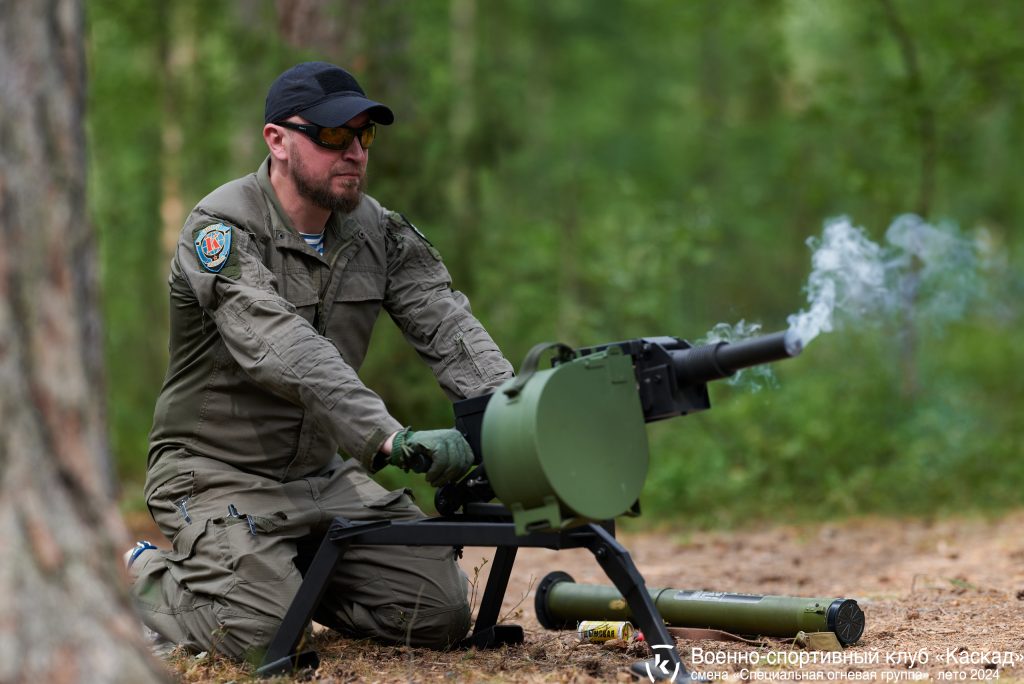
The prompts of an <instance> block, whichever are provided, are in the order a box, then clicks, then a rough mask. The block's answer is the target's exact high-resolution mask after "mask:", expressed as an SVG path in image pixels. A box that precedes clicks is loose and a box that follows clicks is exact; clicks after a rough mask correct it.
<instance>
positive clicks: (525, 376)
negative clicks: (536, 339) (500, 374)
mask: <svg viewBox="0 0 1024 684" xmlns="http://www.w3.org/2000/svg"><path fill="white" fill-rule="evenodd" d="M548 349H557V350H558V355H557V356H556V358H557V359H558V361H559V363H564V362H566V361H571V360H572V359H575V358H576V350H575V349H573V348H572V347H570V346H569V345H567V344H562V343H561V342H540V343H538V344H535V345H533V348H532V349H530V351H529V352H527V354H526V358H525V359H523V365H522V367H521V368H520V369H519V375H517V376H516V379H515V381H514V382H513V383H512V384H511V385H509V386H508V387H506V388H505V389H504V394H505V396H507V397H515V396H518V394H519V393H520V392H522V391H523V387H524V386H525V385H526V383H527V381H529V379H530V377H531V376H532V375H533V374H534V373H536V372H537V366H538V364H540V356H541V354H543V353H544V352H546V351H547V350H548Z"/></svg>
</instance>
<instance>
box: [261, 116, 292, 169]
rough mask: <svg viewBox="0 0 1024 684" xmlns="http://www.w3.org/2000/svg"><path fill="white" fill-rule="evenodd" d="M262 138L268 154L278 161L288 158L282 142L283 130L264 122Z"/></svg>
mask: <svg viewBox="0 0 1024 684" xmlns="http://www.w3.org/2000/svg"><path fill="white" fill-rule="evenodd" d="M263 140H264V141H266V143H267V149H269V150H270V155H271V156H272V157H273V158H274V159H277V160H278V161H286V160H287V159H288V150H287V148H286V147H285V144H284V130H283V129H282V128H281V127H280V126H275V125H274V124H266V125H265V126H264V127H263Z"/></svg>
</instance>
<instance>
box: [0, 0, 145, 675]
mask: <svg viewBox="0 0 1024 684" xmlns="http://www.w3.org/2000/svg"><path fill="white" fill-rule="evenodd" d="M82 24H83V21H82V8H81V6H80V5H79V3H78V2H77V1H76V0H50V1H49V2H14V1H12V0H0V74H3V78H0V420H2V427H0V558H2V559H3V560H2V562H0V682H17V681H23V682H44V681H47V682H49V681H52V682H79V681H81V682H86V681H88V682H96V681H102V682H105V681H123V682H137V681H152V680H155V679H159V678H160V674H159V668H158V666H157V664H156V663H155V661H153V660H152V659H151V658H150V657H149V656H148V653H147V650H146V646H145V644H144V643H143V641H142V638H141V634H140V631H141V628H140V626H139V622H138V621H137V619H136V617H135V615H134V613H133V611H132V607H131V603H130V600H129V598H128V594H127V592H126V590H125V587H126V581H125V579H124V574H123V570H122V569H121V565H120V555H121V554H120V552H121V551H123V550H124V546H125V540H126V538H127V537H126V534H125V531H124V526H123V523H122V521H121V518H120V515H119V513H118V509H117V506H116V504H115V501H114V486H113V481H114V478H113V476H112V471H111V469H110V462H109V460H108V449H107V444H106V439H105V435H104V427H103V426H104V417H105V416H104V408H103V406H104V402H103V393H104V388H103V383H102V350H101V335H100V325H99V309H98V306H97V282H98V273H97V267H96V246H95V242H94V239H93V234H92V231H91V230H90V228H89V224H88V222H87V220H86V208H85V182H84V175H85V168H86V163H85V144H84V140H85V131H84V126H83V120H84V103H85V92H84V90H85V60H84V54H83V39H82ZM124 239H130V236H124Z"/></svg>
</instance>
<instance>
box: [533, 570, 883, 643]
mask: <svg viewBox="0 0 1024 684" xmlns="http://www.w3.org/2000/svg"><path fill="white" fill-rule="evenodd" d="M647 593H648V594H650V596H651V599H652V600H653V601H654V604H655V605H656V606H657V608H658V611H659V612H660V613H661V616H662V618H664V620H665V622H667V623H668V624H669V625H670V626H673V627H700V628H708V629H719V630H723V631H726V632H731V633H733V634H752V635H759V636H774V637H795V636H796V634H797V632H801V631H802V632H834V633H835V635H836V638H837V639H838V640H839V643H841V644H842V645H843V646H848V645H850V644H853V643H856V642H857V640H858V639H860V637H861V635H862V634H863V633H864V612H863V611H862V610H861V609H860V606H858V605H857V602H856V601H854V600H853V599H842V598H798V597H794V596H755V595H751V594H727V593H718V592H705V591H686V590H679V589H653V588H648V589H647ZM534 606H535V608H536V610H537V619H538V621H539V622H540V623H541V625H543V626H544V627H545V628H547V629H575V627H576V624H577V623H578V622H579V621H580V620H629V619H631V618H632V613H631V611H630V609H629V606H628V605H627V604H626V602H625V601H624V600H623V598H622V595H621V594H620V593H619V592H618V590H616V589H615V587H609V586H601V585H594V584H577V583H576V582H574V581H573V579H572V577H570V576H569V575H568V574H566V573H564V572H552V573H550V574H548V575H547V576H546V577H545V578H544V579H543V580H541V583H540V584H539V585H538V587H537V594H536V600H535V604H534Z"/></svg>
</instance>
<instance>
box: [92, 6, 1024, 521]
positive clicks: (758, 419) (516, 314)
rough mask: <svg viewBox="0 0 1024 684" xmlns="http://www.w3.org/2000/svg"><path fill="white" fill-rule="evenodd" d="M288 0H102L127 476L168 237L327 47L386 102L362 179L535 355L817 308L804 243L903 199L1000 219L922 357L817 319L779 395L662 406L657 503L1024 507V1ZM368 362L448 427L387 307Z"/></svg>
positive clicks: (97, 51) (160, 348)
mask: <svg viewBox="0 0 1024 684" xmlns="http://www.w3.org/2000/svg"><path fill="white" fill-rule="evenodd" d="M326 5H327V3H325V7H326ZM281 7H283V5H282V4H281V3H274V2H271V1H270V0H249V1H248V2H242V1H241V0H239V1H238V2H229V1H228V0H217V1H216V2H202V3H201V2H199V1H198V0H182V1H181V2H175V3H166V4H164V5H160V6H159V7H158V8H157V9H154V7H150V6H149V5H139V6H138V7H134V6H132V5H131V4H125V3H116V2H109V1H106V2H104V1H99V2H92V3H90V4H89V8H88V11H89V59H90V97H89V103H90V109H89V121H88V123H89V132H90V142H91V169H90V170H91V179H90V207H91V218H92V220H93V221H94V222H95V223H96V225H97V226H98V228H99V230H100V233H101V237H102V246H103V260H104V261H103V267H104V271H103V273H104V287H105V291H106V297H105V310H106V315H107V359H108V367H109V369H110V371H109V372H110V383H109V390H110V398H109V402H110V406H111V419H112V420H111V430H112V444H113V445H114V448H115V451H116V455H117V458H118V461H119V463H120V465H121V469H122V473H123V474H124V475H125V476H126V477H129V478H138V477H139V476H140V475H141V473H142V472H143V469H144V461H145V459H144V454H145V451H146V433H147V431H148V428H149V422H150V420H151V411H152V405H153V400H154V398H155V396H156V393H157V391H158V390H159V385H160V381H161V378H162V375H163V372H164V365H165V362H166V352H165V348H164V347H165V344H166V342H165V340H166V313H165V307H166V303H165V298H166V297H165V289H164V288H165V285H164V284H163V281H164V278H165V277H166V276H165V272H166V264H167V258H168V254H167V248H166V246H165V244H166V236H164V237H161V231H164V232H166V231H167V230H168V227H167V226H170V229H171V230H173V226H174V224H175V223H177V224H179V225H180V223H181V221H182V220H183V219H184V214H185V212H187V211H188V209H189V207H191V206H192V205H193V204H194V203H195V202H196V201H198V200H199V199H200V198H201V197H202V196H203V195H204V194H205V193H207V192H208V191H210V190H211V189H213V188H214V187H216V186H217V185H219V184H221V183H223V182H225V181H227V180H230V179H231V178H234V177H237V176H240V175H242V174H245V173H249V172H251V171H252V170H254V169H255V167H256V165H257V164H258V163H259V161H260V159H261V158H262V157H263V154H264V152H263V149H264V148H263V143H262V141H261V139H260V128H261V124H262V119H261V114H262V107H263V97H264V94H265V92H266V88H267V86H268V85H269V83H270V81H271V80H272V79H273V78H274V76H275V75H276V74H277V73H279V72H280V71H281V70H283V69H284V68H286V67H288V66H290V65H291V64H293V63H294V62H296V61H298V60H300V59H309V58H312V59H326V60H331V61H335V62H337V63H340V64H343V65H346V66H349V67H351V68H352V69H353V70H354V71H355V72H356V73H357V74H358V75H359V77H360V80H361V82H362V84H363V85H364V87H365V88H366V89H367V91H368V92H369V93H370V95H371V97H375V98H378V99H380V100H382V101H384V102H387V103H388V104H389V105H391V106H392V108H393V109H394V110H395V112H396V115H397V122H396V124H395V125H394V126H392V127H389V128H387V129H385V130H383V131H381V133H380V135H379V137H378V142H377V144H376V145H375V147H374V149H373V154H372V160H371V164H370V188H371V193H372V194H373V195H374V196H375V197H377V198H378V199H379V200H380V201H381V202H382V203H383V204H385V205H386V206H388V207H390V208H393V209H396V210H399V211H402V212H403V213H405V214H406V215H407V216H409V218H410V219H411V220H412V221H413V222H414V223H416V224H417V226H418V227H419V228H420V229H421V230H423V232H425V233H426V234H427V235H428V236H429V237H430V239H431V240H432V241H433V242H434V243H435V244H436V245H437V246H438V247H439V248H440V250H441V252H442V253H443V254H445V255H446V261H447V263H448V265H449V267H450V270H451V271H452V273H453V276H454V282H455V286H456V287H457V288H460V289H463V290H464V291H466V292H467V294H469V296H470V298H471V300H472V301H473V305H474V311H475V312H476V313H477V314H478V315H479V316H480V318H481V319H482V320H483V321H484V322H485V324H486V325H487V327H488V329H489V330H490V331H491V332H492V333H493V335H494V336H495V338H496V339H497V340H498V342H499V343H500V344H501V346H502V348H503V350H504V351H505V353H506V355H507V356H508V357H509V358H510V359H511V360H512V361H513V363H514V364H516V365H518V363H519V361H520V359H521V358H522V356H523V355H524V354H525V352H526V350H527V349H528V348H529V347H530V346H531V345H532V344H533V343H535V342H537V341H541V340H551V339H558V340H561V341H564V342H567V343H570V344H577V345H584V344H594V343H599V342H602V341H607V340H611V339H620V338H624V337H633V336H640V335H661V334H674V335H681V336H688V337H690V338H691V339H692V338H697V337H700V336H701V335H703V333H704V332H705V331H706V330H708V329H709V328H711V326H713V325H714V324H715V323H717V322H719V321H727V322H735V321H737V320H739V319H741V318H743V319H747V320H757V321H761V322H762V323H764V324H765V328H766V329H769V330H771V329H777V328H781V327H782V326H783V325H784V321H785V317H786V315H787V314H790V313H793V312H795V311H796V310H797V309H798V308H799V307H800V305H801V304H802V301H803V296H802V294H801V292H800V288H801V286H802V284H803V282H804V281H805V279H806V276H807V272H808V252H807V249H806V247H805V245H804V241H805V239H806V238H807V237H809V236H811V235H814V234H817V233H818V232H819V231H820V227H821V225H822V222H823V221H824V220H825V219H826V218H829V217H832V216H836V215H839V214H846V215H849V216H851V217H852V219H853V220H854V222H855V223H857V224H859V225H864V226H867V227H868V229H869V231H870V232H871V233H872V234H873V235H874V236H875V237H876V238H878V237H880V236H881V232H882V231H883V230H884V227H885V226H887V225H888V224H889V222H890V221H891V220H892V218H893V217H894V216H896V215H898V214H902V213H905V212H908V211H920V212H923V213H924V214H925V217H926V218H928V219H930V220H933V221H937V220H943V219H947V220H950V221H952V222H954V223H956V224H958V225H960V226H961V228H962V229H963V230H965V231H967V232H974V231H976V230H984V231H985V233H984V234H985V236H986V237H985V239H986V241H987V242H988V244H989V246H990V249H989V252H990V253H989V257H990V259H991V261H992V264H991V269H990V271H989V274H990V276H989V277H990V281H989V282H988V283H987V285H988V287H989V290H988V298H987V300H986V301H985V303H984V306H978V307H976V310H975V311H973V312H972V313H971V315H970V316H969V317H968V318H967V319H966V320H962V321H958V322H956V323H955V325H954V326H953V327H951V328H949V329H948V330H946V331H945V332H944V333H943V332H942V331H941V330H932V329H924V328H922V329H920V330H918V334H919V338H920V339H919V342H918V344H917V346H916V349H915V351H914V353H913V355H912V358H910V359H907V358H904V357H902V356H901V354H900V353H899V352H897V351H894V350H893V345H892V344H891V341H892V340H893V339H894V336H895V335H896V333H897V332H898V331H899V330H900V327H899V326H898V325H894V324H886V325H888V328H887V330H888V333H886V332H884V330H886V328H884V327H883V328H881V329H878V330H854V331H851V334H850V335H849V336H848V337H845V336H840V335H836V334H833V335H830V336H826V337H824V338H822V339H821V340H819V341H818V342H815V343H814V345H812V346H811V347H810V349H809V350H808V352H807V353H806V354H805V355H804V357H802V358H801V359H799V360H797V361H794V362H789V363H788V364H785V366H784V367H781V368H780V369H779V371H778V373H779V377H780V382H781V386H780V387H779V388H778V389H774V390H765V391H762V392H760V393H757V394H745V393H742V392H740V391H738V390H734V389H730V388H726V387H713V388H712V391H713V398H714V400H715V403H716V408H715V410H714V411H712V412H710V413H707V414H704V415H698V416H694V417H691V418H686V419H682V420H678V421H670V422H669V423H666V424H659V425H656V426H652V446H653V452H654V454H655V464H656V466H657V468H656V469H655V470H654V471H653V475H652V479H651V481H650V485H649V487H648V491H647V494H646V495H645V505H646V507H647V509H648V511H651V512H655V513H658V514H659V515H665V516H668V515H675V514H676V512H678V513H679V514H680V515H681V516H684V517H685V519H686V520H688V521H696V522H699V523H701V524H707V525H711V524H737V523H738V522H740V521H741V520H744V519H747V518H748V517H749V516H770V517H782V518H797V517H803V516H814V517H820V516H842V515H851V514H857V513H861V512H868V511H882V512H892V513H898V512H913V513H926V512H932V511H937V510H949V509H958V508H965V507H966V508H984V507H993V506H1008V505H1015V504H1019V503H1020V496H1019V495H1017V494H1015V492H1016V491H1018V490H1020V489H1021V487H1020V486H1019V485H1020V483H1021V482H1022V479H1021V475H1024V473H1022V472H1021V466H1020V465H1019V463H1018V462H1019V460H1020V459H1019V458H1018V456H1019V453H1018V452H1019V447H1017V446H1016V445H1019V444H1020V443H1022V440H1021V436H1022V435H1021V428H1018V427H1017V426H1016V423H1017V422H1019V421H1015V420H1014V410H1015V409H1017V408H1018V407H1019V406H1020V398H1021V387H1020V381H1019V380H1017V379H1016V376H1017V375H1018V374H1016V373H1014V372H1013V371H1012V370H1007V369H1013V368H1015V367H1016V366H1015V365H1014V364H1013V363H1012V361H1013V360H1020V358H1019V357H1020V352H1019V351H1017V350H1016V349H1015V348H1014V345H1013V340H1015V339H1017V338H1019V333H1020V332H1021V321H1020V314H1019V304H1018V302H1019V301H1021V296H1022V295H1024V280H1022V279H1021V277H1020V276H1019V275H1017V274H1019V273H1021V272H1024V270H1022V268H1021V266H1022V264H1021V260H1022V256H1021V238H1020V237H1019V235H1020V231H1019V230H1018V227H1019V224H1020V222H1021V219H1022V217H1024V203H1022V202H1024V194H1022V193H1020V192H1019V189H1020V188H1021V187H1022V186H1024V177H1022V174H1024V171H1022V168H1024V167H1022V166H1021V165H1020V164H1019V163H1017V160H1016V158H1015V157H1016V156H1017V155H1016V154H1015V152H1016V151H1017V150H1020V149H1021V148H1022V146H1024V139H1022V126H1021V124H1020V115H1019V113H1020V111H1022V107H1021V105H1022V101H1021V100H1022V97H1024V52H1022V51H1021V49H1020V47H1019V36H1018V33H1019V32H1018V31H1017V30H1016V27H1018V26H1020V24H1021V20H1022V19H1024V5H1019V4H1015V3H1001V4H994V5H991V6H988V7H986V10H985V11H984V12H979V11H977V10H976V8H975V7H974V5H973V4H971V3H968V2H966V0H953V1H951V2H942V3H935V2H928V1H927V0H900V1H899V2H889V1H888V0H868V1H865V2H860V3H849V2H843V1H842V0H826V1H817V0H771V1H768V2H760V3H721V2H715V1H714V0H698V1H695V2H686V3H680V2H670V1H667V0H641V1H638V2H629V3H589V2H582V1H579V0H566V1H560V2H553V3H488V2H483V1H482V0H448V1H442V0H425V1H423V2H415V3H409V2H396V1H394V0H390V1H384V0H382V1H381V2H374V3H344V4H338V5H333V4H332V5H330V7H329V8H325V9H321V10H317V12H319V14H317V16H314V17H313V18H312V20H311V21H307V22H306V23H305V24H301V25H299V28H300V29H301V30H299V31H298V32H297V33H296V31H295V30H292V29H290V28H289V27H292V26H293V25H295V24H296V22H301V21H304V19H303V17H302V16H300V14H301V13H297V14H294V15H281V14H280V11H281V9H280V8H281ZM294 35H300V36H301V38H299V39H296V38H294ZM169 133H170V134H173V135H169ZM174 135H177V136H178V141H177V143H176V142H175V138H174ZM175 193H176V195H177V199H178V201H179V206H178V207H177V209H175V207H174V205H173V203H171V204H170V205H168V203H167V201H166V200H167V199H168V197H169V196H173V195H174V194H175ZM162 206H163V207H164V209H165V211H166V212H167V213H169V214H174V212H175V211H176V212H177V214H178V215H177V216H173V215H171V216H163V215H161V207H162ZM168 207H169V208H168ZM162 226H163V228H162ZM907 364H910V365H912V366H913V368H914V369H916V371H917V376H918V378H919V383H918V384H919V386H918V388H917V391H916V392H915V393H914V394H913V395H912V396H908V395H906V394H905V393H904V389H903V388H904V384H905V382H904V381H905V375H906V373H907V372H908V365H907ZM360 373H361V375H362V377H363V378H364V380H365V381H366V383H367V384H368V385H369V386H371V387H372V388H374V389H375V390H376V391H378V392H379V393H380V394H381V395H382V396H383V397H384V398H385V400H387V401H388V403H389V406H390V407H391V409H392V411H393V413H394V414H395V415H396V416H397V417H398V418H399V419H400V420H401V421H403V422H404V423H406V424H414V425H416V426H419V427H424V428H427V427H435V426H442V425H445V424H448V423H450V409H449V407H448V406H447V404H446V402H445V400H444V398H443V395H442V394H441V393H440V392H439V391H438V390H437V388H436V386H435V384H434V383H433V380H432V378H431V377H430V374H429V372H428V371H426V370H425V368H424V367H423V365H422V364H421V363H420V362H419V361H418V359H416V357H415V354H413V353H412V352H411V351H410V350H409V348H408V346H407V345H405V344H404V342H403V341H402V339H401V335H400V334H399V333H398V332H397V331H396V330H395V327H394V326H393V325H392V324H391V322H390V321H388V320H382V321H381V324H380V325H378V328H377V330H376V332H375V342H374V345H373V349H372V350H371V354H370V356H369V358H368V359H367V361H366V363H365V365H364V367H363V368H362V369H361V371H360ZM399 387H401V388H402V391H401V392H399V391H398V388H399ZM410 387H411V388H412V389H409V388H410ZM681 445H682V446H681ZM991 473H999V476H998V477H993V476H992V475H991ZM384 477H385V479H387V478H390V480H389V484H392V485H393V486H399V485H400V484H405V483H406V482H407V481H412V480H407V479H405V478H403V477H401V476H395V477H392V476H390V475H385V476H384ZM993 480H994V481H993ZM420 494H421V497H420V501H421V503H424V498H427V499H429V498H431V497H430V495H429V492H424V491H420ZM428 507H429V506H428Z"/></svg>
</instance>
